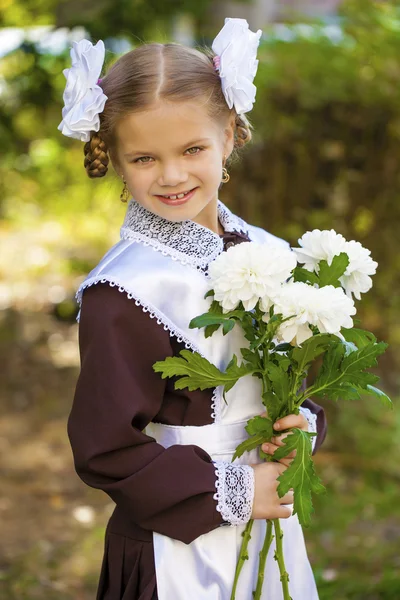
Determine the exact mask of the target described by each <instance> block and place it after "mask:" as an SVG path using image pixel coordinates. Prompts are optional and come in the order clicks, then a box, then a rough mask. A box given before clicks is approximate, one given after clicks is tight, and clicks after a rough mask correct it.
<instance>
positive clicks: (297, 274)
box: [293, 267, 319, 285]
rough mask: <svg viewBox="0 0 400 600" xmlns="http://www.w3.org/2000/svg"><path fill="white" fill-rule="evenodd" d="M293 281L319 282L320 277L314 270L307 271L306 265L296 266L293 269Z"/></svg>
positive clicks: (312, 283)
mask: <svg viewBox="0 0 400 600" xmlns="http://www.w3.org/2000/svg"><path fill="white" fill-rule="evenodd" d="M293 281H301V282H302V283H311V285H314V284H315V283H317V284H318V283H319V278H318V275H317V274H316V273H314V272H313V271H307V269H305V268H304V267H296V268H295V269H294V271H293Z"/></svg>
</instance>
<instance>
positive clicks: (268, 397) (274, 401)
mask: <svg viewBox="0 0 400 600" xmlns="http://www.w3.org/2000/svg"><path fill="white" fill-rule="evenodd" d="M262 401H263V404H264V406H265V408H266V409H267V413H268V416H269V418H270V419H271V421H272V422H273V423H275V421H277V420H278V419H279V417H280V416H281V410H282V408H283V406H284V405H285V404H286V402H282V401H281V400H280V399H279V398H278V396H277V395H276V394H275V392H273V391H267V392H264V393H263V395H262Z"/></svg>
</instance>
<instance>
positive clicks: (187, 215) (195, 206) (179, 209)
mask: <svg viewBox="0 0 400 600" xmlns="http://www.w3.org/2000/svg"><path fill="white" fill-rule="evenodd" d="M207 204H208V202H207V203H200V202H196V201H195V200H194V201H191V200H189V201H188V202H186V203H185V204H181V205H179V206H167V205H166V204H163V203H162V202H161V201H156V203H155V204H154V203H153V204H152V208H151V209H150V210H152V212H154V213H156V214H157V215H158V216H160V217H163V218H164V219H168V220H169V221H175V222H178V221H188V220H190V221H193V219H195V218H196V217H197V215H198V214H199V213H200V212H201V211H202V210H204V208H205V207H206V206H207Z"/></svg>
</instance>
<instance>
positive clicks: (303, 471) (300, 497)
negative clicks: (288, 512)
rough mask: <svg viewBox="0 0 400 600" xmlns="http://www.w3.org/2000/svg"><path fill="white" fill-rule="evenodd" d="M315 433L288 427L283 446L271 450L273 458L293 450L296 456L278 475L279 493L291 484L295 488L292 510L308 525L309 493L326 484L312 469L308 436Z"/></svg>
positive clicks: (283, 492)
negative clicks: (288, 431) (323, 483)
mask: <svg viewBox="0 0 400 600" xmlns="http://www.w3.org/2000/svg"><path fill="white" fill-rule="evenodd" d="M315 435H316V434H315V433H308V432H307V431H302V430H301V429H291V432H290V433H289V435H287V436H286V438H284V439H283V440H282V442H283V444H284V446H281V447H279V448H278V449H277V450H276V451H275V452H274V455H273V457H274V459H275V460H279V459H281V458H284V457H285V456H287V455H288V454H290V453H291V452H292V451H293V450H296V456H295V457H294V459H293V460H292V462H291V463H290V465H289V467H288V468H287V469H286V470H285V471H284V472H283V473H282V474H281V475H280V476H279V477H278V481H279V482H280V483H279V486H278V490H277V491H278V495H279V497H280V498H282V496H284V495H285V494H286V493H287V492H288V491H289V490H290V489H291V488H293V491H294V505H293V514H297V515H298V518H299V521H300V523H301V525H303V526H305V527H308V526H309V525H310V522H311V513H312V512H313V510H314V509H313V506H312V498H311V493H312V492H314V493H315V494H321V493H323V492H325V491H326V490H325V487H324V486H323V485H322V482H321V480H320V478H319V477H318V475H317V474H316V472H315V469H314V463H313V460H312V456H311V453H312V447H311V438H312V437H314V436H315Z"/></svg>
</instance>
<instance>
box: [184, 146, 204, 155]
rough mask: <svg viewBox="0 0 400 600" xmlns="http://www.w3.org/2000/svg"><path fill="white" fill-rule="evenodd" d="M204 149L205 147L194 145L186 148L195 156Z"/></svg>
mask: <svg viewBox="0 0 400 600" xmlns="http://www.w3.org/2000/svg"><path fill="white" fill-rule="evenodd" d="M202 149H203V148H200V147H199V146H193V147H192V148H189V149H188V150H186V152H189V154H191V155H192V156H194V155H195V154H199V153H200V152H201V151H202ZM191 150H198V152H191Z"/></svg>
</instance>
